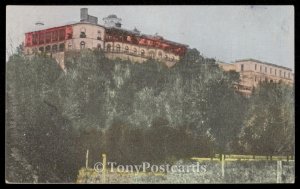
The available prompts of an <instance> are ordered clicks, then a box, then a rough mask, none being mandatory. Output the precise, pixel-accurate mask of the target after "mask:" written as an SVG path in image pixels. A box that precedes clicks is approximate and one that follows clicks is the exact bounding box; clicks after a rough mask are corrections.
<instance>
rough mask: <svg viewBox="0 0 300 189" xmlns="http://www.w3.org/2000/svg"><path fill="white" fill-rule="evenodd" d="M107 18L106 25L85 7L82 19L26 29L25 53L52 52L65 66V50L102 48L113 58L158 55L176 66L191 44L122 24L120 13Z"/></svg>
mask: <svg viewBox="0 0 300 189" xmlns="http://www.w3.org/2000/svg"><path fill="white" fill-rule="evenodd" d="M103 21H104V22H105V23H104V25H100V24H98V18H97V17H94V16H91V15H89V14H88V9H87V8H82V9H81V10H80V22H75V23H70V24H66V25H63V26H56V27H50V28H46V29H42V30H38V31H32V32H27V33H25V45H24V54H25V55H28V56H31V55H34V54H36V53H46V54H51V55H52V56H53V57H54V58H56V60H57V62H58V63H59V64H60V66H61V67H62V68H63V69H65V67H64V57H65V52H67V51H78V50H81V49H99V50H100V49H101V50H103V52H104V53H105V56H106V57H107V58H109V59H116V58H120V59H122V60H130V61H133V62H137V63H143V62H144V61H146V60H148V59H155V60H158V61H161V62H162V63H164V64H165V65H166V66H167V67H172V66H173V65H175V64H176V63H177V62H178V61H179V59H180V57H181V56H183V55H184V54H185V52H186V50H187V48H188V46H187V45H184V44H180V43H176V42H173V41H169V40H166V39H164V38H163V37H161V36H158V35H145V34H141V33H140V31H138V30H137V29H136V28H135V29H134V30H127V29H124V28H121V26H122V24H121V21H122V20H121V19H120V18H118V17H117V16H116V15H109V16H108V17H106V18H104V19H103Z"/></svg>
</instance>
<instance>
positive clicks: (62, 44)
mask: <svg viewBox="0 0 300 189" xmlns="http://www.w3.org/2000/svg"><path fill="white" fill-rule="evenodd" d="M64 50H65V44H64V43H61V44H59V51H64Z"/></svg>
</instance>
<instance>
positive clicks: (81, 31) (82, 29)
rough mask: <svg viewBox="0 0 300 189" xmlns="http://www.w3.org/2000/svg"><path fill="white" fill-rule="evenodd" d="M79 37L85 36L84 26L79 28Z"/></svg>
mask: <svg viewBox="0 0 300 189" xmlns="http://www.w3.org/2000/svg"><path fill="white" fill-rule="evenodd" d="M80 38H86V35H85V28H84V27H82V28H80Z"/></svg>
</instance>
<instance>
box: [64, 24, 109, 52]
mask: <svg viewBox="0 0 300 189" xmlns="http://www.w3.org/2000/svg"><path fill="white" fill-rule="evenodd" d="M81 32H84V33H85V37H83V36H81ZM104 34H105V30H104V28H103V27H101V26H99V25H92V24H88V23H78V24H75V25H73V38H72V39H71V40H68V41H67V44H66V47H67V49H72V50H74V49H81V48H83V47H84V48H90V49H94V48H98V46H100V48H101V49H103V47H104ZM83 44H84V45H83Z"/></svg>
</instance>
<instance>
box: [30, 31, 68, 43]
mask: <svg viewBox="0 0 300 189" xmlns="http://www.w3.org/2000/svg"><path fill="white" fill-rule="evenodd" d="M65 37H66V32H65V29H60V30H56V31H52V32H45V33H33V34H32V44H33V45H38V44H39V45H41V44H47V43H51V42H57V41H63V40H65ZM67 39H72V33H68V34H67Z"/></svg>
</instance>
